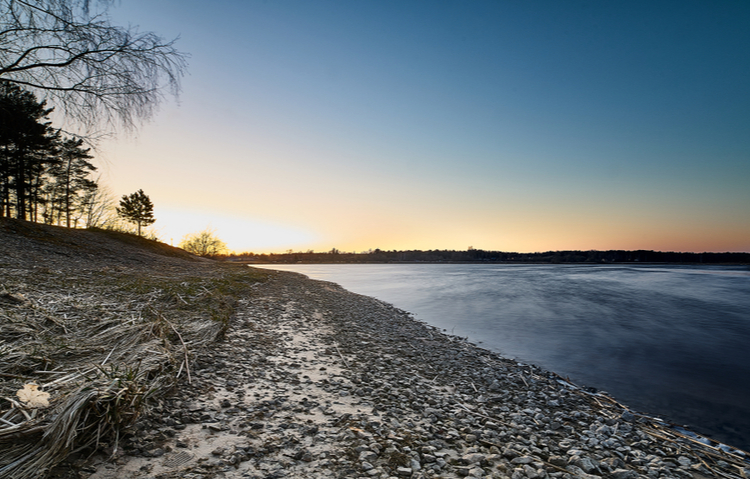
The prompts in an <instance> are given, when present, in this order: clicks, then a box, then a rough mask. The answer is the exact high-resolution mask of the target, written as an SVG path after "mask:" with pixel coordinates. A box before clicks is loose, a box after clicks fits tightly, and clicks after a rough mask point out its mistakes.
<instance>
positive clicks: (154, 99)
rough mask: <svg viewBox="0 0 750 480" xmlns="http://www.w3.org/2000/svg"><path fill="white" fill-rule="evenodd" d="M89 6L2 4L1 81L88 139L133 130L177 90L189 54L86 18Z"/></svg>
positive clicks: (54, 0) (0, 0) (82, 2)
mask: <svg viewBox="0 0 750 480" xmlns="http://www.w3.org/2000/svg"><path fill="white" fill-rule="evenodd" d="M90 3H91V2H90V1H89V0H0V79H2V80H6V81H8V82H12V83H16V84H18V85H23V86H25V87H29V88H31V89H33V90H34V91H35V93H36V94H37V95H38V96H39V97H40V98H42V99H46V100H47V101H48V102H49V103H50V104H52V105H55V106H56V107H58V111H61V112H62V113H63V114H64V115H65V117H66V118H67V119H68V120H69V121H71V122H72V123H74V124H76V125H78V126H79V127H80V129H81V130H82V132H83V133H87V134H91V133H92V132H93V131H96V130H97V129H102V128H108V129H111V128H114V127H118V126H122V127H125V128H126V129H131V128H134V127H135V126H136V125H137V124H138V123H139V122H141V121H143V120H146V119H148V118H149V117H150V116H152V115H153V113H154V112H155V109H156V108H157V107H158V105H159V103H160V102H161V101H162V100H163V99H164V92H165V90H166V91H168V92H169V93H171V94H172V95H174V96H177V95H178V93H179V91H180V79H181V77H182V76H183V75H184V73H185V69H186V66H187V62H186V58H187V55H186V54H184V53H181V52H179V51H178V50H177V49H176V48H175V46H174V45H175V40H172V41H165V40H163V39H162V38H161V37H159V36H158V35H156V34H155V33H152V32H145V33H143V32H138V31H137V30H136V29H134V28H132V27H128V28H124V27H119V26H113V25H111V24H110V22H109V18H108V17H107V16H106V14H105V13H106V8H107V7H108V5H109V3H110V2H109V1H106V0H104V1H102V0H100V2H97V4H99V5H102V6H103V8H104V12H105V13H101V14H98V15H94V16H90V15H89V10H90V6H91V5H90Z"/></svg>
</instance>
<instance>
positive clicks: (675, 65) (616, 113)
mask: <svg viewBox="0 0 750 480" xmlns="http://www.w3.org/2000/svg"><path fill="white" fill-rule="evenodd" d="M110 13H111V15H112V17H113V20H114V21H115V22H117V23H123V24H133V25H138V26H139V28H140V29H141V30H146V31H149V30H153V31H157V32H159V33H160V34H162V35H164V36H165V37H166V38H177V37H179V39H178V41H177V46H178V47H179V48H180V49H181V50H182V51H185V52H188V53H189V54H190V57H189V59H188V61H189V67H188V71H189V74H188V75H187V76H186V77H185V78H184V79H183V81H182V90H183V91H182V93H181V95H180V97H179V102H167V103H165V104H164V105H163V106H162V108H161V109H160V110H159V112H158V113H157V114H156V115H155V116H154V118H153V119H152V120H151V121H150V122H147V123H145V124H143V125H142V126H140V127H139V129H138V130H137V131H136V132H135V133H133V134H130V135H128V134H120V135H119V136H117V137H115V138H110V139H107V140H105V141H103V142H102V143H101V145H100V147H99V149H98V152H97V159H96V161H97V162H98V163H97V164H98V165H99V166H100V171H101V173H102V182H103V183H105V184H106V185H108V186H109V187H110V189H111V191H112V192H113V193H114V194H115V195H116V196H117V197H119V196H120V195H123V194H129V193H131V192H133V191H136V190H138V189H143V190H144V191H145V192H146V193H147V194H149V195H150V196H151V199H152V200H153V202H154V209H155V210H154V213H155V218H156V219H157V222H156V223H155V224H154V225H153V229H154V232H156V233H157V234H158V235H159V236H160V238H161V239H162V240H163V241H165V242H167V243H170V242H171V243H174V244H175V245H176V244H178V243H179V242H180V240H181V239H182V238H183V237H184V236H185V235H187V234H191V233H194V232H197V231H201V230H203V229H205V228H212V229H214V230H215V233H216V235H217V236H218V237H219V238H221V239H222V240H223V241H224V242H226V244H227V247H228V248H229V249H230V250H234V251H238V252H241V251H254V252H272V251H274V252H283V251H286V250H289V249H292V250H295V251H298V250H300V251H306V250H309V249H312V250H315V251H327V250H330V249H331V248H338V249H340V250H344V251H366V250H368V249H375V248H380V249H386V250H392V249H466V248H467V247H468V246H474V247H475V248H483V249H487V250H500V251H517V252H534V251H552V250H590V249H597V250H611V249H613V250H617V249H622V250H637V249H644V250H655V251H686V252H704V251H705V252H725V251H730V252H750V189H748V188H747V185H748V182H749V181H750V118H749V117H748V115H747V112H748V111H750V93H748V90H747V89H746V88H745V84H746V79H747V78H748V76H750V53H748V52H750V49H747V48H744V47H745V46H747V45H749V44H750V33H748V30H747V29H746V28H745V27H744V23H743V22H744V20H743V19H747V18H750V7H748V5H747V4H743V3H733V2H728V3H723V4H719V5H709V4H700V3H698V4H686V3H683V2H657V3H651V2H635V3H632V2H631V3H610V4H593V5H588V4H578V3H574V2H571V3H557V2H545V1H539V2H515V1H508V2H483V1H477V2H471V3H463V2H443V3H439V4H434V3H428V2H412V3H409V4H401V3H398V2H387V1H384V2H372V3H366V4H361V3H360V4H351V3H347V2H338V1H318V2H296V1H281V2H270V3H262V2H248V3H245V2H222V3H219V4H216V5H213V6H212V7H211V8H206V7H205V6H203V7H202V6H200V4H197V3H193V2H187V3H183V2H180V3H179V4H178V3H177V2H173V1H166V2H160V3H158V4H154V3H152V2H147V1H145V0H133V1H130V2H126V3H123V4H122V5H118V6H116V7H114V8H113V9H112V10H111V12H110Z"/></svg>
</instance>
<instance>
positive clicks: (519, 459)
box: [510, 456, 534, 465]
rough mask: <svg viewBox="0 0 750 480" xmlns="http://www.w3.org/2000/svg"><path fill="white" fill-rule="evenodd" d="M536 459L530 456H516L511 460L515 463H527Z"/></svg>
mask: <svg viewBox="0 0 750 480" xmlns="http://www.w3.org/2000/svg"><path fill="white" fill-rule="evenodd" d="M533 461H534V459H533V458H531V457H528V456H523V457H516V458H514V459H513V460H511V461H510V463H512V464H513V465H526V464H529V463H531V462H533Z"/></svg>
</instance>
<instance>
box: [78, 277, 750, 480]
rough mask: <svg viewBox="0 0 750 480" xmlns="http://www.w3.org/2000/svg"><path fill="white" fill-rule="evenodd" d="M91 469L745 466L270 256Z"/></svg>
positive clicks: (688, 473) (706, 469)
mask: <svg viewBox="0 0 750 480" xmlns="http://www.w3.org/2000/svg"><path fill="white" fill-rule="evenodd" d="M253 290H254V291H253V292H252V294H251V295H249V296H248V297H247V298H244V299H243V300H241V301H240V304H239V306H238V308H237V313H236V316H235V318H233V321H232V324H231V327H230V329H229V331H228V332H227V334H226V337H225V338H224V340H223V341H222V342H220V343H218V344H217V345H215V348H212V349H210V350H209V351H207V352H205V353H203V354H201V355H200V357H199V359H198V360H197V363H196V364H195V365H194V366H193V368H192V371H191V372H190V374H189V377H188V376H186V375H183V376H182V377H181V383H180V385H179V387H178V388H177V391H176V393H175V394H174V395H171V396H169V397H168V398H163V399H161V400H160V401H159V402H158V404H157V405H155V406H154V407H153V408H152V409H151V410H150V412H149V414H148V415H146V416H144V417H142V419H141V420H140V421H139V422H138V424H137V425H136V426H135V428H134V429H133V430H132V432H131V433H130V434H128V435H127V436H126V437H125V438H124V439H123V440H122V441H121V445H120V448H121V451H118V452H107V455H100V456H98V457H95V458H94V459H93V460H90V461H89V462H87V463H86V464H85V465H80V468H81V472H82V474H83V475H82V476H89V477H90V478H178V477H179V478H243V477H244V478H333V477H350V478H394V477H397V478H457V477H465V478H713V477H716V478H722V477H735V478H747V477H748V476H750V464H748V463H747V457H746V456H745V455H746V454H744V452H740V451H738V450H735V449H732V448H730V447H727V446H723V445H719V444H716V443H715V442H711V441H710V440H708V439H705V438H701V437H700V436H697V435H692V434H690V432H685V431H682V430H680V429H679V428H675V426H671V425H667V424H665V423H664V422H662V421H661V420H660V419H658V418H656V417H653V416H649V415H642V414H640V413H639V412H634V411H631V410H630V409H628V408H627V406H624V405H621V404H619V403H618V402H617V401H616V400H615V399H613V398H611V397H609V396H608V395H607V394H606V392H593V391H590V390H584V389H581V388H579V387H577V386H576V385H573V384H572V383H570V382H569V381H568V380H567V379H564V378H561V377H559V376H558V375H556V374H554V373H551V372H547V371H544V370H542V369H540V368H537V367H535V366H533V365H526V364H522V363H518V362H516V361H514V360H510V359H506V358H503V357H501V356H499V355H497V354H495V353H493V352H490V351H487V350H485V349H482V348H480V347H477V346H476V345H473V344H471V343H468V342H466V341H465V340H464V339H461V338H458V337H454V336H451V335H448V334H446V333H445V332H441V331H439V330H438V329H436V328H434V327H431V326H428V325H426V324H423V323H421V322H418V321H415V320H414V318H413V317H412V316H411V315H410V314H409V313H407V312H404V311H402V310H400V309H398V308H396V307H394V306H392V305H389V304H387V303H384V302H381V301H379V300H377V299H374V298H370V297H365V296H361V295H357V294H353V293H351V292H348V291H346V290H344V289H342V288H341V287H339V286H338V285H335V284H332V283H328V282H322V281H314V280H310V279H308V278H307V277H304V276H302V275H299V274H295V273H289V272H272V273H271V274H270V277H269V279H268V281H266V282H264V283H259V284H257V285H255V286H254V287H253Z"/></svg>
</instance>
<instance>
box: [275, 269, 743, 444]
mask: <svg viewBox="0 0 750 480" xmlns="http://www.w3.org/2000/svg"><path fill="white" fill-rule="evenodd" d="M263 267H265V268H272V269H277V270H287V271H294V272H300V273H303V274H305V275H307V276H309V277H311V278H314V279H318V280H327V281H331V282H335V283H338V284H339V285H341V286H343V287H344V288H346V289H348V290H350V291H353V292H356V293H360V294H364V295H369V296H373V297H376V298H379V299H381V300H384V301H387V302H389V303H392V304H393V305H395V306H397V307H399V308H402V309H404V310H407V311H409V312H411V313H413V314H414V316H415V318H417V319H419V320H422V321H424V322H426V323H429V324H431V325H434V326H437V327H441V328H444V329H445V330H446V331H447V332H448V333H453V334H455V335H460V336H465V337H469V339H470V340H471V341H473V342H475V343H476V342H481V343H480V345H481V346H483V347H485V348H488V349H490V350H493V351H496V352H498V353H500V354H501V355H503V356H506V357H510V358H515V359H518V360H521V361H524V362H528V363H532V364H535V365H538V366H541V367H543V368H546V369H547V370H551V371H554V372H556V373H558V374H560V375H563V376H569V377H570V379H571V380H572V381H573V382H575V383H577V384H579V385H585V386H590V387H596V388H598V389H599V390H606V391H607V392H609V393H610V394H612V395H614V396H615V397H616V398H617V399H618V400H619V401H620V402H622V403H625V404H627V405H629V406H630V407H631V408H634V409H636V410H639V411H641V412H645V413H651V414H654V415H656V416H659V417H660V418H663V419H665V420H669V421H672V422H675V423H678V424H683V425H688V426H689V427H690V428H691V429H693V430H694V431H697V432H699V433H702V434H704V435H707V436H709V437H712V438H714V439H716V440H719V441H722V442H725V443H727V444H729V445H733V446H735V447H737V448H741V449H744V450H750V269H748V268H747V267H714V266H708V267H702V266H665V265H643V266H640V265H639V266H630V265H628V266H622V265H607V266H604V265H463V264H448V265H434V264H427V265H411V264H406V265H405V264H397V265H288V266H287V265H285V266H281V265H273V266H271V265H264V266H263Z"/></svg>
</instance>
